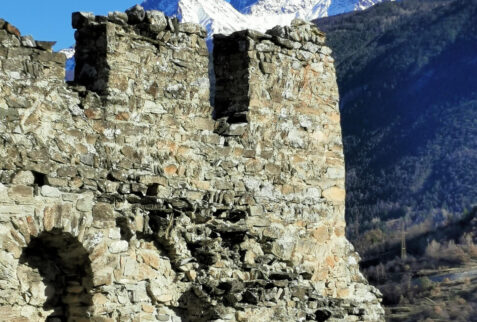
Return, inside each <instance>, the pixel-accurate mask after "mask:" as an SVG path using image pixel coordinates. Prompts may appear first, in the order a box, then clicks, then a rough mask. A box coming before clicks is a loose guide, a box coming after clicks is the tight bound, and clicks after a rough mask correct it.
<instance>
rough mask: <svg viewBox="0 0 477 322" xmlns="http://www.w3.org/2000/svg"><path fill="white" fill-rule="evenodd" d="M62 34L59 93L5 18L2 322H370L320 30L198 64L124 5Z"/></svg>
mask: <svg viewBox="0 0 477 322" xmlns="http://www.w3.org/2000/svg"><path fill="white" fill-rule="evenodd" d="M73 27H74V28H75V29H77V30H76V33H75V38H76V54H75V59H76V69H75V80H74V81H73V82H65V81H64V76H65V69H64V67H65V66H64V65H65V59H66V58H65V56H64V55H63V54H61V53H54V52H52V50H51V43H48V42H40V41H35V40H33V39H32V38H31V37H22V36H21V35H20V33H19V32H18V30H17V29H16V28H15V27H13V26H12V25H11V24H9V23H7V22H5V21H3V20H1V19H0V320H1V321H174V322H176V321H284V322H285V321H287V322H288V321H381V320H383V319H384V311H383V309H382V307H381V305H380V294H379V292H378V291H377V290H376V289H375V288H374V287H372V286H370V285H368V283H367V282H366V280H365V278H364V277H363V276H362V275H361V273H360V272H359V266H358V261H359V257H358V255H357V253H356V252H355V251H354V249H353V247H352V245H351V244H350V243H349V242H348V241H347V239H346V237H345V218H344V207H345V190H344V180H345V179H344V178H345V169H344V160H343V147H342V140H341V128H340V114H339V110H338V89H337V85H336V79H335V70H334V66H333V59H332V57H331V56H330V54H331V51H330V49H329V48H327V47H326V46H325V45H324V39H325V36H324V34H323V33H321V32H320V31H319V30H318V29H317V28H316V27H315V26H313V25H312V24H309V23H306V22H304V21H300V20H295V21H294V22H293V23H292V25H291V26H289V27H275V28H273V29H271V30H269V31H268V32H267V33H265V34H263V33H259V32H256V31H252V30H245V31H240V32H236V33H234V34H232V35H230V36H223V35H217V36H215V39H214V52H213V59H212V57H210V54H209V51H208V49H207V45H206V39H205V37H206V32H205V30H204V29H203V28H202V27H200V26H198V25H194V24H189V23H178V21H177V20H176V19H175V18H169V17H165V16H164V15H163V14H162V13H161V12H158V11H147V12H145V11H144V10H143V9H142V8H141V7H138V6H137V7H135V8H132V9H130V10H128V11H127V12H126V13H121V12H114V13H110V14H109V15H108V16H107V17H104V16H94V15H93V14H90V13H74V14H73ZM212 66H213V70H214V77H209V74H210V70H212V68H211V67H212ZM211 85H212V87H211ZM210 88H213V89H214V91H213V92H214V94H213V95H211V94H210V92H211V91H210ZM211 97H212V99H211Z"/></svg>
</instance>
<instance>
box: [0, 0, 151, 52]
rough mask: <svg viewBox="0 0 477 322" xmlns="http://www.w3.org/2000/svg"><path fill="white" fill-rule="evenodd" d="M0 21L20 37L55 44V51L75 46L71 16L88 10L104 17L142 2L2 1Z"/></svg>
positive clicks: (99, 0) (94, 0)
mask: <svg viewBox="0 0 477 322" xmlns="http://www.w3.org/2000/svg"><path fill="white" fill-rule="evenodd" d="M1 2H2V3H1V5H0V18H2V19H5V20H7V21H8V22H10V23H11V24H12V25H14V26H16V27H17V28H18V29H20V31H21V33H22V35H32V36H33V38H35V39H36V40H51V41H57V43H56V45H55V47H54V49H55V50H59V49H63V48H67V47H69V46H72V45H74V42H75V40H74V30H73V28H71V13H72V12H74V11H90V12H94V13H95V14H96V15H106V14H107V13H108V12H109V11H124V10H126V9H127V8H129V7H131V6H133V5H135V4H136V3H141V2H142V1H141V0H139V1H138V0H80V1H73V0H2V1H1Z"/></svg>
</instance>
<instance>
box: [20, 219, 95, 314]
mask: <svg viewBox="0 0 477 322" xmlns="http://www.w3.org/2000/svg"><path fill="white" fill-rule="evenodd" d="M19 263H20V264H23V265H21V266H23V268H22V269H20V271H23V276H22V279H23V280H22V281H21V284H23V285H22V291H23V293H24V294H23V295H24V297H27V296H29V297H31V299H30V300H29V303H30V305H32V306H37V307H38V310H41V311H42V312H44V313H46V314H48V315H47V317H46V321H87V320H89V318H88V317H89V311H90V309H91V306H92V304H93V303H92V292H91V290H92V288H93V274H92V269H91V261H90V259H89V253H88V252H87V250H86V249H85V248H84V247H83V245H82V244H81V242H80V241H79V240H78V239H77V238H76V237H75V236H73V235H72V234H71V233H68V232H64V231H63V230H61V229H59V228H54V229H52V230H50V231H43V232H41V233H40V234H38V235H37V236H36V237H33V238H31V240H30V242H29V243H28V245H27V246H26V247H25V248H23V251H22V254H21V256H20V261H19ZM21 274H22V273H21V272H20V275H21ZM19 277H20V276H19ZM33 297H36V298H33Z"/></svg>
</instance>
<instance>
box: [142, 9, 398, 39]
mask: <svg viewBox="0 0 477 322" xmlns="http://www.w3.org/2000/svg"><path fill="white" fill-rule="evenodd" d="M382 1H394V0H145V1H144V2H143V3H142V6H144V8H146V9H148V10H151V9H155V10H160V11H164V12H165V13H166V14H167V15H172V16H176V17H178V18H179V19H180V20H181V21H183V22H194V23H198V24H200V25H202V26H204V27H205V28H206V29H207V31H208V32H209V37H211V35H212V34H215V33H224V34H230V33H232V32H233V31H236V30H241V29H246V28H248V29H255V30H259V31H262V32H263V31H266V30H267V29H270V28H272V27H274V26H276V25H288V24H290V22H291V21H292V20H293V19H294V18H302V19H305V20H313V19H317V18H321V17H326V16H330V15H336V14H340V13H344V12H349V11H354V10H364V9H366V8H369V7H371V6H372V5H374V4H376V3H379V2H382Z"/></svg>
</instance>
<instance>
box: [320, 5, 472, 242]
mask: <svg viewBox="0 0 477 322" xmlns="http://www.w3.org/2000/svg"><path fill="white" fill-rule="evenodd" d="M316 23H317V25H318V26H319V27H320V28H321V29H322V30H324V31H325V32H327V39H328V40H327V41H328V44H329V45H330V47H331V48H332V49H333V51H334V55H335V59H336V67H337V75H338V84H339V88H340V94H341V104H342V106H341V112H342V129H343V136H344V148H345V159H346V168H347V202H346V206H347V220H348V227H349V231H348V233H349V235H350V237H351V238H353V239H356V238H357V236H359V235H362V234H363V231H366V230H371V229H379V230H383V231H385V230H388V231H392V230H395V228H396V221H395V219H400V218H405V219H406V223H407V225H408V227H409V226H414V227H418V225H420V226H419V227H420V228H419V229H420V230H422V229H429V228H430V226H436V225H438V224H443V223H445V222H446V221H448V220H449V219H450V218H452V217H453V216H454V215H456V216H457V214H459V213H462V212H463V211H464V210H465V209H466V208H467V209H468V208H470V207H471V205H472V204H475V203H476V202H477V185H476V182H477V170H476V168H477V0H456V1H450V0H405V1H400V2H386V3H382V4H378V5H376V6H374V7H372V8H370V9H368V10H365V11H361V12H352V13H349V14H344V15H339V16H334V17H329V18H323V19H319V20H317V21H316ZM426 227H427V228H426ZM358 246H359V245H358ZM361 248H363V247H361Z"/></svg>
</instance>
